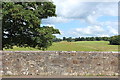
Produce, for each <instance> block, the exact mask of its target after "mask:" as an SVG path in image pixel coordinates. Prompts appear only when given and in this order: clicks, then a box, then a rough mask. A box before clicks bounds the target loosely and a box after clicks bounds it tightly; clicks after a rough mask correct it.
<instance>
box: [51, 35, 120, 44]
mask: <svg viewBox="0 0 120 80" xmlns="http://www.w3.org/2000/svg"><path fill="white" fill-rule="evenodd" d="M60 41H67V42H75V41H109V43H110V44H112V45H120V35H116V36H112V37H78V38H72V37H68V38H67V37H63V39H61V38H54V39H53V42H60Z"/></svg>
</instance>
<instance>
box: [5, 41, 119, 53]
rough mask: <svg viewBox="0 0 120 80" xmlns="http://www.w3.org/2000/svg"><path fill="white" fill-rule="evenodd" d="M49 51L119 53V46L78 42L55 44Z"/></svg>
mask: <svg viewBox="0 0 120 80" xmlns="http://www.w3.org/2000/svg"><path fill="white" fill-rule="evenodd" d="M4 50H5V51H28V50H29V51H38V49H35V48H20V47H16V46H14V48H13V49H4ZM47 51H118V45H109V41H77V42H66V41H62V42H54V43H53V45H52V46H50V47H49V48H48V49H47Z"/></svg>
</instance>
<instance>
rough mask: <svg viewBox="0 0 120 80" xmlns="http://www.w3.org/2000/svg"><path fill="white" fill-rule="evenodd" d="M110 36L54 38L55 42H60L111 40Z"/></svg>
mask: <svg viewBox="0 0 120 80" xmlns="http://www.w3.org/2000/svg"><path fill="white" fill-rule="evenodd" d="M109 40H110V37H78V38H72V37H68V38H67V37H63V39H61V38H55V39H53V41H54V42H60V41H68V42H72V41H109Z"/></svg>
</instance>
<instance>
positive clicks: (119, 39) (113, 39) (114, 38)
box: [109, 35, 120, 45]
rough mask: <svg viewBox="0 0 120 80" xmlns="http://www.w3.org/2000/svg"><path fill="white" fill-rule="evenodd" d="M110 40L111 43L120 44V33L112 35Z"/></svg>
mask: <svg viewBox="0 0 120 80" xmlns="http://www.w3.org/2000/svg"><path fill="white" fill-rule="evenodd" d="M109 42H110V44H111V45H120V35H118V36H112V37H111V38H110V41H109Z"/></svg>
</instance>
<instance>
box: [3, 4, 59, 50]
mask: <svg viewBox="0 0 120 80" xmlns="http://www.w3.org/2000/svg"><path fill="white" fill-rule="evenodd" d="M2 7H3V17H2V24H3V47H4V48H12V46H18V47H34V48H39V49H45V48H47V47H48V46H50V45H52V40H53V39H54V38H55V36H53V35H52V34H59V33H60V32H59V30H58V29H54V28H53V27H49V26H44V27H40V24H41V19H43V18H48V17H52V16H56V14H55V5H54V4H53V3H51V2H3V4H2Z"/></svg>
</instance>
